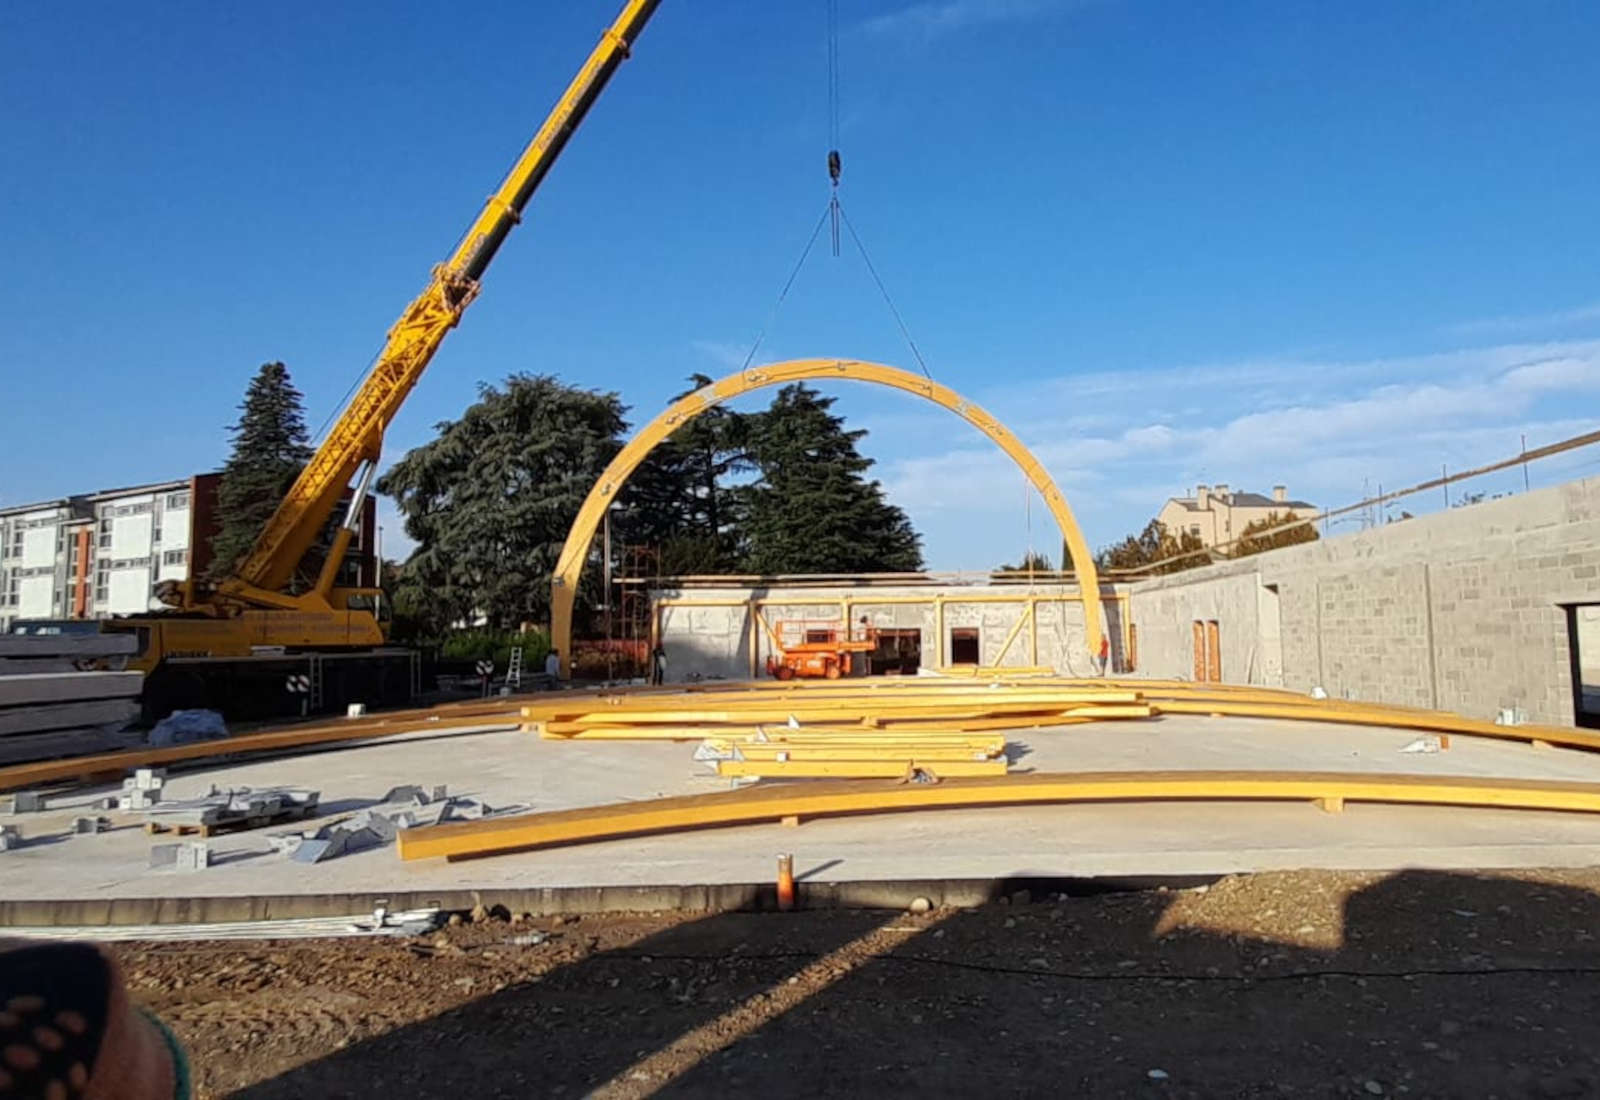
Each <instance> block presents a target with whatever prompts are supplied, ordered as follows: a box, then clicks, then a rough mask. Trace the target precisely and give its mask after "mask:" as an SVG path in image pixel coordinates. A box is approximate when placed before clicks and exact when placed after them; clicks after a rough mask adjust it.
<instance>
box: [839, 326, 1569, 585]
mask: <svg viewBox="0 0 1600 1100" xmlns="http://www.w3.org/2000/svg"><path fill="white" fill-rule="evenodd" d="M1152 395H1155V398H1156V400H1159V401H1160V402H1161V404H1162V405H1164V406H1166V407H1167V408H1168V409H1169V410H1176V409H1182V410H1184V411H1183V412H1182V413H1181V414H1179V413H1176V412H1172V411H1167V412H1159V411H1152V409H1151V407H1150V400H1151V397H1152ZM981 397H982V398H983V402H984V404H985V406H986V407H988V408H989V409H990V410H991V411H993V413H994V414H995V415H996V416H998V417H999V418H1000V419H1001V420H1002V421H1003V422H1004V423H1006V424H1008V425H1009V426H1010V427H1011V428H1012V429H1013V430H1014V431H1016V433H1017V434H1018V436H1019V437H1021V439H1022V440H1023V442H1024V443H1025V444H1027V445H1028V446H1029V447H1030V448H1031V449H1032V450H1033V452H1034V453H1035V454H1036V455H1037V456H1038V457H1039V459H1040V461H1041V462H1043V463H1044V464H1045V466H1046V467H1047V468H1048V469H1049V471H1050V473H1051V475H1052V476H1053V477H1054V478H1055V479H1056V481H1057V483H1058V484H1059V485H1060V486H1061V488H1062V491H1063V492H1064V493H1065V494H1066V496H1067V498H1068V500H1069V502H1070V503H1071V506H1072V508H1073V511H1074V513H1075V514H1076V515H1077V516H1078V518H1079V521H1080V524H1081V525H1082V526H1083V527H1084V529H1085V534H1086V536H1087V537H1088V539H1089V541H1090V542H1091V543H1092V544H1094V545H1103V544H1105V543H1107V542H1110V541H1112V540H1114V539H1116V538H1120V537H1121V536H1122V535H1123V534H1125V533H1127V532H1128V531H1131V530H1136V529H1137V528H1138V527H1140V526H1142V525H1143V523H1144V522H1145V521H1146V520H1148V519H1149V517H1150V516H1152V515H1154V514H1155V512H1156V511H1157V510H1158V509H1159V508H1160V506H1161V504H1162V502H1163V501H1164V500H1165V499H1166V498H1167V497H1168V496H1173V495H1179V494H1182V493H1184V492H1186V491H1187V490H1188V489H1190V488H1192V487H1193V485H1194V484H1195V483H1197V482H1210V483H1215V482H1226V483H1227V484H1229V485H1231V486H1232V487H1233V488H1235V489H1247V490H1252V491H1257V492H1266V491H1268V490H1269V489H1270V488H1271V486H1272V485H1274V484H1279V483H1284V484H1287V485H1288V486H1289V489H1290V493H1291V495H1293V496H1295V497H1299V498H1303V499H1307V500H1310V501H1312V502H1313V503H1315V504H1317V505H1319V506H1323V507H1328V506H1334V505H1339V504H1346V503H1351V502H1353V501H1355V500H1357V499H1359V498H1360V497H1361V495H1362V492H1363V489H1365V490H1366V491H1369V492H1376V490H1377V486H1378V484H1380V483H1382V484H1383V485H1384V486H1385V487H1386V488H1388V489H1391V490H1392V489H1394V488H1396V487H1397V486H1403V485H1407V484H1412V483H1415V482H1418V481H1422V480H1425V479H1427V478H1429V477H1433V476H1436V475H1437V473H1438V470H1439V467H1440V465H1441V464H1445V465H1447V466H1448V467H1449V468H1451V469H1455V470H1459V469H1463V468H1466V467H1469V466H1475V465H1479V464H1482V463H1486V462H1490V461H1493V460H1495V459H1499V458H1503V457H1508V456H1510V455H1512V454H1515V453H1516V451H1517V448H1518V446H1519V438H1520V436H1521V435H1522V434H1523V433H1526V435H1527V437H1528V445H1529V446H1530V447H1532V446H1538V445H1540V444H1543V443H1548V442H1553V441H1555V440H1558V439H1562V438H1566V437H1568V436H1571V435H1574V434H1578V433H1579V432H1582V431H1586V430H1592V428H1593V425H1594V424H1595V423H1596V422H1597V421H1600V341H1569V342H1554V343H1538V344H1505V345H1494V346H1489V347H1480V348H1466V349H1459V350H1455V351H1450V352H1444V353H1439V354H1433V355H1422V356H1397V357H1392V358H1375V359H1369V360H1360V361H1349V362H1315V361H1306V360H1286V361H1283V362H1276V363H1264V362H1249V363H1233V364H1229V363H1221V364H1212V365H1203V366H1198V367H1183V368H1173V369H1161V370H1152V371H1137V372H1098V373H1094V372H1091V373H1089V374H1085V375H1074V376H1063V377H1058V378H1054V379H1047V380H1043V381H1041V382H1038V383H1034V384H1030V385H1027V386H1025V387H1024V386H1020V385H1019V386H1012V387H1007V388H1006V389H1004V390H1002V391H999V392H988V393H984V394H982V395H981ZM1086 406H1092V409H1091V410H1086ZM1086 411H1092V416H1090V415H1086ZM928 437H930V438H931V437H932V433H929V435H928ZM910 442H911V445H912V446H913V447H914V446H915V445H916V443H915V441H910ZM869 450H870V447H869ZM879 457H880V458H881V459H882V460H883V464H882V466H880V467H879V469H880V471H881V476H882V478H883V481H884V485H885V487H886V489H887V490H888V491H889V494H890V497H891V499H893V500H894V501H895V502H896V503H899V504H901V505H902V506H903V507H905V508H906V509H907V510H908V511H909V512H910V513H911V516H912V519H913V521H914V522H916V523H917V525H918V526H919V528H921V529H922V530H923V531H924V532H925V534H926V536H927V549H928V556H929V559H930V564H932V565H933V566H935V567H939V568H982V567H987V566H991V565H993V564H994V563H996V562H998V561H1000V560H1003V559H1007V558H1008V557H1015V555H1016V554H1017V552H1018V551H1019V548H1020V547H1021V546H1022V541H1021V540H1022V539H1023V538H1025V537H1032V538H1033V540H1034V541H1035V542H1036V543H1037V544H1039V545H1044V546H1048V545H1050V539H1052V538H1053V537H1054V536H1053V535H1050V536H1049V537H1048V538H1046V537H1044V536H1043V535H1042V533H1041V523H1043V524H1044V525H1045V527H1048V520H1046V519H1043V518H1042V517H1044V512H1043V510H1042V508H1041V507H1040V506H1039V504H1038V502H1037V501H1035V502H1034V507H1033V514H1032V525H1031V528H1030V527H1026V519H1025V510H1024V505H1023V499H1024V497H1023V489H1022V477H1021V474H1020V473H1018V471H1017V470H1016V468H1015V466H1013V465H1012V464H1011V463H1010V462H1009V460H1007V459H1006V458H1005V457H1004V456H1003V455H1001V454H999V453H998V452H997V451H994V450H992V449H989V448H987V447H986V446H985V445H984V444H982V443H981V442H979V441H971V442H969V441H968V440H966V439H963V440H962V442H961V445H960V446H957V447H951V448H948V449H946V450H944V451H942V452H935V453H926V452H923V453H916V452H915V451H913V453H911V454H902V455H901V456H900V457H897V458H890V457H888V456H884V455H881V454H880V456H879ZM1532 469H1533V476H1534V479H1535V481H1537V480H1538V479H1539V477H1540V469H1541V467H1539V466H1538V465H1535V466H1534V467H1533V468H1532ZM1548 469H1549V470H1550V471H1551V474H1550V475H1548V476H1551V477H1553V476H1556V474H1557V464H1556V463H1554V462H1552V463H1551V464H1550V465H1549V467H1548ZM1569 476H1571V475H1569ZM1502 479H1503V480H1505V482H1506V484H1504V485H1499V484H1498V483H1496V485H1495V486H1490V487H1489V488H1491V490H1492V491H1499V490H1503V489H1511V488H1519V489H1520V487H1521V486H1520V483H1521V472H1520V470H1518V471H1510V472H1507V473H1506V474H1505V475H1502ZM1513 483H1515V484H1513ZM1469 491H1470V487H1469ZM1420 503H1422V504H1423V505H1424V507H1428V508H1431V507H1435V506H1437V503H1438V502H1437V501H1435V500H1433V499H1432V498H1429V499H1428V500H1427V501H1424V502H1420ZM1416 510H1419V511H1420V510H1422V509H1421V508H1418V509H1416ZM1029 531H1031V536H1030V535H1028V534H1026V533H1025V532H1029Z"/></svg>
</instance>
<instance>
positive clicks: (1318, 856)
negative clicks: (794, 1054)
mask: <svg viewBox="0 0 1600 1100" xmlns="http://www.w3.org/2000/svg"><path fill="white" fill-rule="evenodd" d="M1415 739H1416V735H1415V733H1414V732H1412V731H1406V730H1383V729H1372V728H1365V727H1350V726H1340V725H1333V724H1314V723H1294V722H1289V721H1283V720H1269V719H1245V718H1201V717H1186V716H1185V717H1168V718H1164V719H1161V720H1159V721H1149V722H1127V723H1102V724H1098V725H1094V726H1077V727H1070V728H1065V729H1056V730H1038V731H1027V732H1024V733H1018V734H1017V735H1016V736H1015V737H1014V740H1015V741H1016V742H1017V743H1018V745H1019V747H1020V748H1021V750H1022V753H1021V756H1020V759H1019V760H1018V762H1017V766H1018V767H1023V768H1036V769H1038V770H1041V771H1072V770H1085V771H1089V770H1120V769H1134V768H1151V769H1156V768H1160V769H1182V768H1189V769H1227V768H1248V769H1262V770H1279V769H1292V770H1308V771H1353V772H1397V773H1408V774H1419V775H1497V776H1508V777H1519V778H1543V779H1567V780H1579V781H1585V782H1600V754H1591V753H1583V752H1577V751H1570V750H1562V749H1538V748H1534V747H1532V746H1527V745H1521V744H1516V743H1510V742H1499V741H1489V740H1476V739H1473V738H1467V737H1457V738H1454V739H1453V741H1452V747H1451V748H1450V749H1448V750H1446V751H1444V752H1441V753H1437V754H1429V755H1421V754H1411V753H1402V752H1400V751H1399V750H1400V749H1402V748H1403V747H1405V746H1406V745H1408V744H1410V743H1411V742H1412V741H1414V740H1415ZM692 751H693V745H692V744H688V743H680V744H670V743H668V744H654V743H644V742H587V743H585V742H551V741H541V740H539V739H537V738H536V737H534V736H532V735H529V734H523V733H517V732H503V731H502V732H488V733H474V734H458V735H444V736H441V735H439V734H437V733H432V734H428V733H426V732H423V733H422V734H420V735H419V737H418V738H417V739H402V740H395V741H385V742H377V743H370V744H368V745H365V746H363V747H360V748H352V747H343V748H340V749H338V750H334V751H325V752H319V753H316V754H313V755H304V756H298V757H286V758H279V759H275V760H266V761H255V762H247V763H239V764H232V765H222V766H217V767H211V768H207V769H204V770H195V771H190V772H184V773H179V774H176V775H172V776H169V778H168V781H167V787H166V790H165V793H166V794H167V795H168V796H170V797H173V798H185V797H194V796H198V795H201V794H204V793H205V792H206V791H207V790H208V789H209V788H210V786H211V785H212V784H216V785H217V786H220V787H239V786H251V787H265V786H270V785H298V786H315V787H317V788H319V789H320V790H321V791H322V809H323V812H324V816H322V817H320V818H317V819H313V820H311V821H308V822H307V823H306V827H307V828H315V826H316V824H317V823H318V822H323V823H326V822H330V821H335V820H338V819H339V817H341V816H347V815H350V814H354V813H357V812H359V811H360V810H362V809H364V808H366V807H368V806H369V805H373V804H376V803H377V802H378V801H379V800H380V799H382V798H384V797H385V796H386V795H387V794H388V792H389V791H390V789H391V788H393V787H395V786H397V785H399V784H405V783H417V784H422V785H424V786H431V785H434V784H447V785H448V787H449V790H450V793H451V794H452V795H460V796H464V797H473V798H480V799H483V800H485V801H487V802H488V803H490V804H491V805H501V804H510V803H522V804H525V805H528V806H530V807H532V808H533V809H536V810H546V809H561V808H568V807H574V806H584V805H594V804H598V803H602V802H614V801H621V800H631V799H641V798H652V797H658V796H664V795H672V794H687V793H694V792H704V791H709V790H716V789H719V788H720V787H721V786H723V785H724V784H725V781H720V780H716V779H714V778H710V777H709V776H708V775H707V774H706V771H705V768H704V766H703V765H696V764H694V763H693V762H692V761H691V759H690V757H691V753H692ZM108 789H109V788H104V789H95V790H90V789H84V790H80V791H76V792H73V793H72V794H70V795H66V796H61V797H52V799H51V802H50V807H49V809H48V810H46V811H45V812H43V813H41V814H37V815H30V818H29V821H30V829H29V835H30V837H41V836H49V835H50V834H51V833H52V832H56V833H63V832H67V831H70V828H71V823H72V819H73V817H74V816H76V815H77V814H80V813H82V812H83V811H84V809H85V808H87V807H91V806H92V805H93V803H94V801H95V800H96V799H98V798H101V797H103V796H104V794H105V793H106V790H108ZM110 816H111V817H112V820H113V822H114V823H115V825H116V826H117V827H116V828H114V829H113V831H112V832H110V833H108V834H104V835H100V836H95V837H83V838H78V839H77V840H76V841H75V842H74V843H72V844H70V845H56V844H42V845H37V846H33V845H30V846H28V847H24V848H21V849H19V850H17V851H15V852H11V853H8V854H7V858H6V859H5V861H4V864H3V865H0V898H10V899H95V900H99V901H105V900H108V899H118V898H130V899H131V898H186V897H193V896H198V895H200V894H203V895H204V896H206V897H209V898H222V897H235V898H251V897H263V896H291V895H292V896H311V895H330V894H351V893H369V894H378V895H383V894H385V893H387V892H393V893H396V894H399V893H404V892H427V891H438V892H440V893H441V894H443V893H447V892H450V891H458V890H483V891H497V890H528V889H535V888H541V887H594V886H633V885H658V884H672V885H709V884H722V883H758V882H767V881H770V880H771V878H772V876H773V872H774V857H775V856H776V855H777V854H778V853H779V852H792V853H793V854H794V856H795V870H796V873H797V876H799V877H800V878H801V880H802V881H805V882H846V881H881V880H907V879H939V878H948V879H962V880H972V879H979V878H994V877H1004V876H1024V877H1030V876H1045V877H1056V876H1063V877H1074V876H1118V877H1121V876H1127V877H1138V876H1156V875H1163V876H1166V875H1171V876H1189V875H1205V874H1221V873H1228V872H1235V871H1251V870H1269V869H1283V868H1307V867H1321V868H1344V869H1358V868H1360V869H1375V870H1376V869H1395V868H1401V867H1434V868H1457V869H1459V868H1505V867H1518V866H1544V867H1549V866H1590V865H1600V815H1583V814H1560V813H1543V812H1525V811H1509V810H1472V809H1453V808H1432V807H1406V806H1375V805H1357V804H1352V805H1350V806H1348V807H1347V808H1346V810H1345V812H1344V813H1343V814H1339V815H1330V814H1325V813H1322V812H1321V811H1319V810H1317V809H1315V808H1314V807H1312V806H1311V805H1310V804H1306V805H1293V804H1247V803H1181V804H1180V803H1164V804H1163V803H1157V804H1152V803H1139V804H1100V805H1075V806H1030V807H1011V808H1002V809H983V810H957V811H941V812H937V813H926V814H920V815H918V814H901V815H874V816H867V817H856V818H846V819H836V820H820V821H813V822H807V823H804V824H802V825H801V826H800V827H798V828H792V827H791V828H785V827H782V826H779V825H777V824H772V825H760V826H750V827H742V828H737V829H719V830H715V831H706V832H699V833H690V834H680V835H676V836H656V837H641V838H634V839H629V840H619V841H613V842H608V843H605V844H595V845H587V846H583V847H575V848H566V849H555V850H547V851H542V852H526V853H519V854H515V855H509V856H500V857H495V858H492V859H485V860H475V861H469V862H462V863H446V862H443V861H428V862H421V863H401V862H399V860H398V859H397V858H396V856H395V854H394V849H393V847H392V846H384V847H381V848H376V849H372V850H367V851H356V852H349V853H347V854H345V855H342V856H340V857H339V858H338V859H335V860H330V861H327V862H324V863H317V864H313V865H306V864H302V863H297V862H293V861H290V860H289V859H287V858H286V857H285V856H284V855H283V854H282V853H280V852H277V851H274V850H273V849H272V846H271V845H270V843H269V840H268V833H269V831H268V830H256V831H252V832H245V833H236V834H230V835H224V836H219V837H215V838H213V839H212V840H211V847H212V851H213V858H212V867H211V869H210V870H209V871H208V872H207V873H206V875H205V876H204V878H203V882H202V881H201V880H197V879H194V878H192V877H186V876H185V877H175V876H171V875H161V874H152V873H150V872H149V870H148V862H149V838H148V837H147V836H146V835H145V834H144V833H143V832H142V831H141V830H140V829H139V828H138V825H137V821H138V818H137V817H136V816H135V815H130V814H112V815H110Z"/></svg>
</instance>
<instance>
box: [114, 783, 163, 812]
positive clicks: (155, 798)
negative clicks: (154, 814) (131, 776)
mask: <svg viewBox="0 0 1600 1100" xmlns="http://www.w3.org/2000/svg"><path fill="white" fill-rule="evenodd" d="M160 801H161V792H160V791H141V790H138V789H136V788H130V789H128V790H125V791H123V793H122V796H121V797H120V798H118V799H117V800H116V808H117V809H119V810H148V809H150V808H152V807H153V806H155V805H156V803H158V802H160Z"/></svg>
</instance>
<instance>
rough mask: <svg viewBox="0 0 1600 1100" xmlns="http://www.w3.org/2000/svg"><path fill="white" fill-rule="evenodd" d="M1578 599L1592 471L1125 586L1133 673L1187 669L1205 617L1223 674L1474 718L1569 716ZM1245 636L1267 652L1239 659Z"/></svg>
mask: <svg viewBox="0 0 1600 1100" xmlns="http://www.w3.org/2000/svg"><path fill="white" fill-rule="evenodd" d="M1585 603H1600V479H1595V478H1590V479H1585V480H1582V481H1575V482H1570V483H1568V484H1565V485H1560V486H1555V487H1552V488H1549V489H1541V490H1538V491H1536V492H1531V493H1524V494H1520V495H1517V496H1511V497H1505V498H1501V499H1499V500H1492V501H1485V502H1482V503H1479V504H1475V505H1472V506H1470V507H1466V508H1456V509H1451V510H1450V511H1448V512H1443V513H1440V514H1438V515H1432V516H1423V517H1419V518H1416V519H1410V520H1405V521H1403V522H1400V523H1392V524H1389V525H1386V526H1383V527H1378V528H1374V529H1372V530H1368V531H1363V532H1360V533H1358V534H1352V535H1345V536H1341V537H1338V538H1331V539H1324V540H1320V541H1318V542H1315V543H1310V544H1305V545H1301V546H1295V547H1290V548H1287V549H1284V550H1276V551H1272V552H1270V553H1267V554H1261V555H1257V556H1254V557H1251V558H1244V559H1241V560H1239V561H1236V562H1225V563H1222V564H1219V565H1214V566H1208V567H1206V568H1204V569H1197V570H1192V571H1190V572H1186V573H1178V574H1172V575H1169V576H1164V577H1156V578H1152V579H1150V580H1148V581H1142V582H1140V583H1138V584H1136V585H1134V586H1133V589H1132V593H1131V596H1130V606H1131V609H1132V611H1131V613H1132V620H1133V623H1134V625H1135V627H1136V629H1137V630H1138V636H1139V648H1140V668H1139V672H1140V673H1141V674H1144V675H1148V676H1153V677H1175V678H1181V679H1189V678H1191V677H1192V674H1193V655H1192V645H1191V644H1190V641H1189V637H1190V634H1189V631H1190V622H1191V621H1192V620H1193V619H1205V618H1215V619H1216V620H1217V621H1218V623H1219V628H1220V631H1221V641H1222V650H1223V679H1225V680H1229V681H1234V682H1249V683H1267V684H1270V683H1274V682H1275V680H1276V681H1278V682H1281V683H1282V684H1283V686H1286V687H1290V688H1295V689H1298V690H1310V689H1311V688H1312V687H1313V686H1319V685H1320V686H1321V687H1322V688H1323V689H1324V690H1326V691H1327V692H1328V693H1329V694H1330V695H1333V696H1336V697H1341V698H1351V699H1365V700H1372V701H1379V702H1393V703H1403V704H1408V705H1414V706H1424V707H1437V708H1440V709H1444V710H1454V711H1459V712H1461V713H1463V714H1467V715H1471V716H1474V717H1493V716H1494V715H1495V714H1496V713H1498V711H1499V710H1500V709H1501V708H1504V707H1520V708H1522V709H1523V710H1524V711H1525V712H1526V713H1527V715H1528V717H1529V719H1530V720H1531V721H1537V722H1552V723H1559V724H1570V723H1572V722H1573V721H1574V719H1575V706H1574V694H1573V686H1572V675H1571V653H1570V651H1569V644H1568V629H1567V613H1566V610H1565V608H1564V605H1569V604H1572V605H1580V604H1585ZM1584 621H1595V622H1600V618H1597V617H1593V616H1591V617H1590V618H1589V619H1588V620H1585V619H1584V618H1583V617H1582V616H1581V615H1580V619H1579V626H1580V637H1581V636H1582V633H1583V628H1582V623H1583V622H1584ZM1274 632H1276V634H1277V638H1276V641H1274V639H1273V638H1272V637H1271V635H1272V634H1273V633H1274ZM1597 632H1600V630H1597ZM1252 647H1253V648H1254V650H1255V652H1258V653H1261V654H1264V655H1266V657H1267V658H1268V659H1267V660H1265V661H1263V662H1258V663H1252V662H1251V661H1249V660H1246V661H1245V662H1244V663H1239V654H1240V653H1241V651H1245V652H1248V651H1249V650H1250V649H1251V648H1252ZM1275 648H1276V649H1277V650H1278V651H1279V653H1280V654H1281V670H1282V671H1281V674H1280V675H1279V676H1277V677H1276V678H1275V677H1274V676H1273V675H1272V673H1271V672H1270V667H1271V664H1272V661H1271V655H1272V651H1273V650H1274V649H1275ZM1582 653H1583V661H1584V662H1585V663H1587V664H1590V665H1594V666H1600V655H1591V654H1590V653H1589V652H1588V647H1582Z"/></svg>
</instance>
